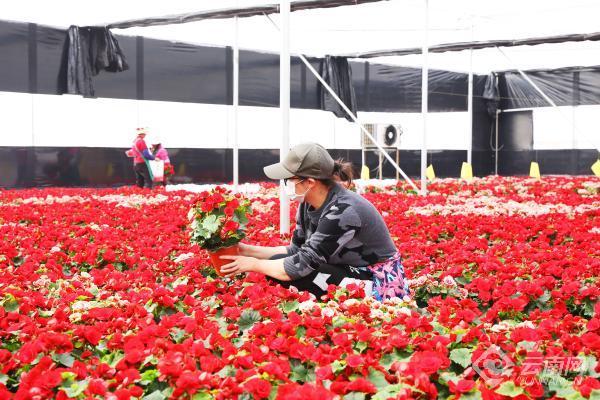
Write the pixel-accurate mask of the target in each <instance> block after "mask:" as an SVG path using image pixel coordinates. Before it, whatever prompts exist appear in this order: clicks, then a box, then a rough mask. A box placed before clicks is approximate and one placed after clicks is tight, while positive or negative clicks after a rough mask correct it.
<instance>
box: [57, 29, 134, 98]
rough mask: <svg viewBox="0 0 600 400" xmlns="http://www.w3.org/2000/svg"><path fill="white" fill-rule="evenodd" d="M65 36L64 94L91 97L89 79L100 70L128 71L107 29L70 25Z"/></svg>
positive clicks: (91, 91) (119, 50) (90, 82)
mask: <svg viewBox="0 0 600 400" xmlns="http://www.w3.org/2000/svg"><path fill="white" fill-rule="evenodd" d="M67 34H68V47H67V54H66V57H67V59H66V69H67V76H66V79H67V82H66V93H69V94H81V95H83V96H85V97H93V96H95V91H94V85H93V82H92V76H96V75H98V74H99V73H100V71H102V70H104V71H109V72H121V71H125V70H127V69H128V68H129V66H128V65H127V61H126V59H125V55H124V54H123V52H122V50H121V47H120V46H119V42H118V41H117V39H116V38H115V37H114V36H113V34H112V33H111V32H110V31H109V30H108V28H101V27H78V26H74V25H72V26H71V27H69V30H68V33H67Z"/></svg>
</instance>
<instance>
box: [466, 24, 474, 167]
mask: <svg viewBox="0 0 600 400" xmlns="http://www.w3.org/2000/svg"><path fill="white" fill-rule="evenodd" d="M471 41H473V21H471ZM467 96H468V98H467V110H468V114H469V117H468V118H469V123H468V127H469V129H467V132H468V135H469V136H468V137H467V162H468V163H469V164H471V165H473V163H472V162H471V160H472V153H473V49H469V89H468V94H467Z"/></svg>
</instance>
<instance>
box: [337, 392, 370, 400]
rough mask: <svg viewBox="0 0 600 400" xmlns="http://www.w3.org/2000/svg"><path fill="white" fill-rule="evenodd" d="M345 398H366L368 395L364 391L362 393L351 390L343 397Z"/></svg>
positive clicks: (355, 399)
mask: <svg viewBox="0 0 600 400" xmlns="http://www.w3.org/2000/svg"><path fill="white" fill-rule="evenodd" d="M342 398H343V399H344V400H365V398H366V396H365V394H364V393H360V392H350V393H348V394H346V395H344V397H342Z"/></svg>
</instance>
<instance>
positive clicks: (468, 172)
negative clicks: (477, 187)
mask: <svg viewBox="0 0 600 400" xmlns="http://www.w3.org/2000/svg"><path fill="white" fill-rule="evenodd" d="M460 177H461V179H464V180H466V181H470V180H471V179H473V167H472V166H471V164H469V163H468V162H463V163H462V167H461V168H460Z"/></svg>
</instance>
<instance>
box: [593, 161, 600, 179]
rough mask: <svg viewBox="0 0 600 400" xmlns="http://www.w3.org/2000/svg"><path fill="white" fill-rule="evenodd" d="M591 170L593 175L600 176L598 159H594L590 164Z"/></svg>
mask: <svg viewBox="0 0 600 400" xmlns="http://www.w3.org/2000/svg"><path fill="white" fill-rule="evenodd" d="M592 171H593V172H594V175H596V176H600V160H596V162H595V163H594V164H592Z"/></svg>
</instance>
